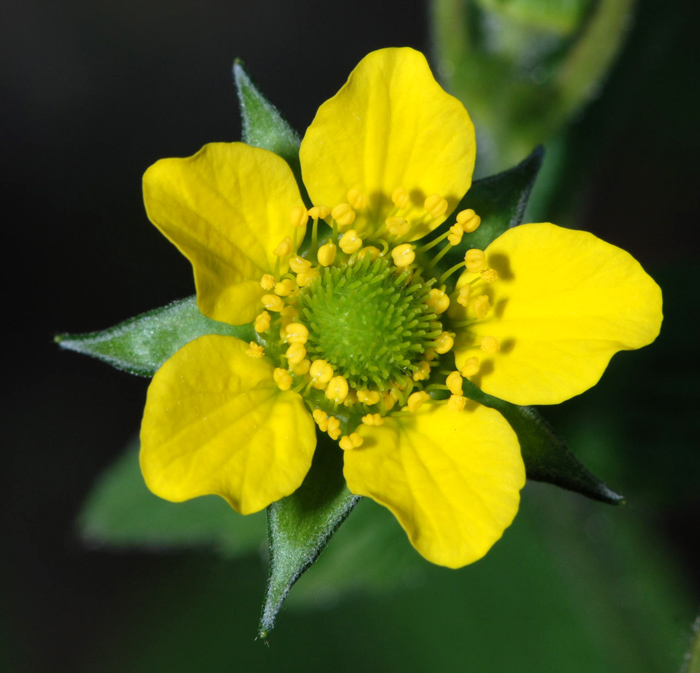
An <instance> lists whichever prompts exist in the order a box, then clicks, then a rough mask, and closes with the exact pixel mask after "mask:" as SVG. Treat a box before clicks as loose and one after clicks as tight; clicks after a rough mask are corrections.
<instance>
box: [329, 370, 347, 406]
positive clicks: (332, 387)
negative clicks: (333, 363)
mask: <svg viewBox="0 0 700 673" xmlns="http://www.w3.org/2000/svg"><path fill="white" fill-rule="evenodd" d="M348 390H349V388H348V381H347V379H346V378H345V377H344V376H334V377H333V378H332V379H331V380H330V381H329V382H328V387H327V388H326V398H327V399H329V400H331V401H332V402H338V403H340V402H343V401H344V400H345V398H346V397H347V396H348Z"/></svg>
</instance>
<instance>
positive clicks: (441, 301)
mask: <svg viewBox="0 0 700 673" xmlns="http://www.w3.org/2000/svg"><path fill="white" fill-rule="evenodd" d="M425 303H426V304H427V305H428V306H429V307H430V308H432V309H433V311H435V313H437V314H438V315H439V314H440V313H444V312H445V311H446V310H447V309H448V308H449V306H450V298H449V297H448V296H447V295H446V294H445V293H444V292H443V291H442V290H438V289H437V288H436V287H434V288H433V289H432V290H430V292H429V293H428V299H427V300H426V302H425Z"/></svg>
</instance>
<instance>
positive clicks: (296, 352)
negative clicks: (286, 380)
mask: <svg viewBox="0 0 700 673" xmlns="http://www.w3.org/2000/svg"><path fill="white" fill-rule="evenodd" d="M285 355H286V356H287V362H289V364H290V365H298V364H299V363H300V362H301V361H302V360H303V359H304V358H305V357H306V348H304V344H300V343H293V344H292V345H291V346H290V347H289V348H288V349H287V352H286V353H285Z"/></svg>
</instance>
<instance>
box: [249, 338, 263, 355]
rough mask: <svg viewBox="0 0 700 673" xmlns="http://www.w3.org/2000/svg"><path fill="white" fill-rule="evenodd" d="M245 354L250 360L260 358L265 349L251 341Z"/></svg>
mask: <svg viewBox="0 0 700 673" xmlns="http://www.w3.org/2000/svg"><path fill="white" fill-rule="evenodd" d="M245 354H246V355H247V356H248V357H251V358H261V357H262V356H263V355H265V349H264V348H263V347H262V346H261V345H260V344H256V343H255V341H251V342H250V343H249V344H248V348H247V349H246V352H245Z"/></svg>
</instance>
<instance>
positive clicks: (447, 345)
mask: <svg viewBox="0 0 700 673" xmlns="http://www.w3.org/2000/svg"><path fill="white" fill-rule="evenodd" d="M454 343H455V340H454V337H453V336H452V335H451V334H450V333H449V332H443V333H442V334H441V335H440V336H439V337H438V338H437V339H436V344H437V345H436V346H435V352H436V353H439V354H440V355H444V354H445V353H447V352H448V351H450V350H451V349H452V346H454Z"/></svg>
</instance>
